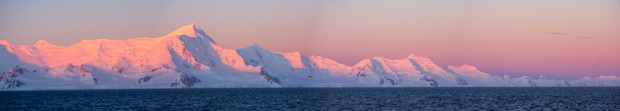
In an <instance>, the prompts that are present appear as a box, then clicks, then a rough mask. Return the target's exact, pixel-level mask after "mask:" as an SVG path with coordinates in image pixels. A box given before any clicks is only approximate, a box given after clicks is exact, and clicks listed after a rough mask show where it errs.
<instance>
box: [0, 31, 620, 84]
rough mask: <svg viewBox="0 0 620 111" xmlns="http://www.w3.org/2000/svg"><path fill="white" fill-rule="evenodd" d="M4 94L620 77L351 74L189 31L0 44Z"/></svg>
mask: <svg viewBox="0 0 620 111" xmlns="http://www.w3.org/2000/svg"><path fill="white" fill-rule="evenodd" d="M0 71H2V75H0V88H2V89H5V90H6V89H8V90H13V89H17V90H20V89H26V90H31V89H34V90H36V89H141V88H221V87H234V88H238V87H572V86H620V77H617V76H604V75H601V76H597V77H583V78H579V79H573V80H563V79H552V78H548V77H545V76H535V77H530V76H520V77H509V76H506V75H493V74H489V73H485V72H482V71H480V70H478V69H477V68H476V67H474V66H470V65H461V66H448V67H440V66H438V65H436V64H435V63H433V61H431V59H429V58H426V57H422V56H418V55H413V54H411V55H409V56H407V57H406V58H402V59H387V58H383V57H373V58H369V59H364V60H362V61H360V62H358V63H357V64H355V65H353V66H347V65H344V64H341V63H338V62H336V61H334V60H332V59H329V58H325V57H321V56H313V55H304V54H303V53H301V52H291V53H284V52H276V51H270V50H266V49H264V48H262V47H260V46H259V45H257V44H254V45H251V46H248V47H245V48H241V49H237V50H235V49H227V48H224V47H221V46H219V45H218V44H217V43H216V42H215V41H214V39H212V38H211V37H210V36H209V35H207V34H206V33H205V32H204V31H203V30H202V29H201V28H200V27H198V26H196V25H194V24H190V25H186V26H183V27H181V28H179V29H177V30H176V31H174V32H172V33H169V34H167V35H165V36H161V37H142V38H132V39H127V40H108V39H96V40H82V41H80V42H78V43H75V44H72V45H69V46H58V45H54V44H50V43H48V42H47V41H45V40H39V41H37V42H36V43H35V44H34V45H33V46H24V45H22V46H16V45H13V44H11V43H9V42H8V41H6V40H0Z"/></svg>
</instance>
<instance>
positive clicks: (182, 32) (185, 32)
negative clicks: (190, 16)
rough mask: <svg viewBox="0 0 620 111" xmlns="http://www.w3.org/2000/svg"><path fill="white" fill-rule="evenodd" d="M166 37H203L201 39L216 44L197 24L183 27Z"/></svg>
mask: <svg viewBox="0 0 620 111" xmlns="http://www.w3.org/2000/svg"><path fill="white" fill-rule="evenodd" d="M166 36H187V37H201V38H205V39H207V40H209V41H211V42H213V43H215V41H214V40H213V39H211V37H209V35H207V33H205V32H204V30H202V28H200V27H199V26H198V25H196V24H195V23H191V24H189V25H185V26H182V27H181V28H178V29H177V30H175V31H174V32H172V33H169V34H168V35H166Z"/></svg>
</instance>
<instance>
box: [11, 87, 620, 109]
mask: <svg viewBox="0 0 620 111" xmlns="http://www.w3.org/2000/svg"><path fill="white" fill-rule="evenodd" d="M0 108H1V109H0V110H2V111H4V110H91V109H94V110H161V109H167V110H257V109H258V110H597V111H598V110H615V111H620V88H609V87H608V88H258V89H148V90H144V89H143V90H74V91H71V90H68V91H5V92H0Z"/></svg>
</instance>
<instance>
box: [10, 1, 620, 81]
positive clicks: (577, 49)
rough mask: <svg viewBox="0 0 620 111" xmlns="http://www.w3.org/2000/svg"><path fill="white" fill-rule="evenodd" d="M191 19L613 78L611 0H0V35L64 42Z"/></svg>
mask: <svg viewBox="0 0 620 111" xmlns="http://www.w3.org/2000/svg"><path fill="white" fill-rule="evenodd" d="M190 23H196V24H197V25H199V26H201V27H202V28H203V29H205V31H206V32H207V33H208V34H209V35H211V36H212V37H213V39H215V40H216V41H217V42H218V43H219V44H220V45H222V46H223V47H227V48H232V49H238V48H243V47H246V46H249V45H251V44H254V43H257V44H259V45H261V46H263V47H265V48H267V49H270V50H275V51H282V52H293V51H301V52H302V53H304V54H307V55H320V56H324V57H328V58H332V59H334V60H336V61H339V62H342V63H344V64H346V65H353V64H355V63H356V62H358V61H359V60H361V59H365V58H371V57H373V56H382V57H387V58H392V59H396V58H405V57H406V56H407V55H408V54H416V55H420V56H425V57H428V58H431V59H432V60H433V61H435V62H436V63H437V64H439V65H440V66H443V67H445V66H447V65H457V66H460V65H462V64H470V65H473V66H477V67H478V68H479V69H481V70H482V71H485V72H490V73H493V74H508V75H512V76H517V75H547V76H551V77H567V78H574V77H578V76H595V75H616V76H620V0H501V1H500V0H467V1H464V0H433V1H431V0H428V1H414V0H402V1H399V0H393V1H378V0H376V1H374V0H261V1H255V0H226V1H156V0H152V1H126V0H106V1H79V0H75V1H73V0H71V1H69V0H66V1H63V0H61V1H50V0H40V1H37V0H28V1H22V0H3V1H0V24H1V25H0V39H3V40H8V41H10V42H12V43H15V44H19V45H32V44H34V43H35V42H36V41H37V40H39V39H45V40H47V41H49V42H51V43H53V44H59V45H65V46H66V45H69V44H73V43H76V42H78V41H79V40H81V39H97V38H107V39H127V38H134V37H145V36H146V37H158V36H163V35H165V34H167V33H169V32H171V31H173V30H174V29H176V28H178V27H180V26H183V25H187V24H190Z"/></svg>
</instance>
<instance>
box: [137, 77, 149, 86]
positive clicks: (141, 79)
mask: <svg viewBox="0 0 620 111" xmlns="http://www.w3.org/2000/svg"><path fill="white" fill-rule="evenodd" d="M151 78H153V76H144V77H142V78H140V79H138V84H142V83H146V82H148V81H149V80H151Z"/></svg>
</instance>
